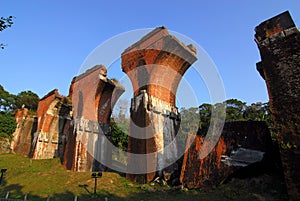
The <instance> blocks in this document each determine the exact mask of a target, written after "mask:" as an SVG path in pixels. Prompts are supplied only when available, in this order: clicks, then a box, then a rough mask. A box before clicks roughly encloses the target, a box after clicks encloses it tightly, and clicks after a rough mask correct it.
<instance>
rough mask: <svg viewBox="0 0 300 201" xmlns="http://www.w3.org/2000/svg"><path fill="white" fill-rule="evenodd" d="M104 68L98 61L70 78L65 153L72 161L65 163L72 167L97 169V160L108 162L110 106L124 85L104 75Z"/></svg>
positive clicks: (109, 153)
mask: <svg viewBox="0 0 300 201" xmlns="http://www.w3.org/2000/svg"><path fill="white" fill-rule="evenodd" d="M106 75H107V70H106V68H105V67H104V66H103V65H97V66H94V67H93V68H91V69H89V70H87V71H86V72H84V73H83V74H81V75H79V76H77V77H75V78H73V81H72V83H71V86H70V94H69V96H70V97H71V98H72V104H73V117H74V129H75V130H74V133H73V134H72V135H69V136H70V141H71V144H74V147H72V146H69V145H67V149H66V150H67V151H66V152H65V158H66V156H73V161H72V165H71V162H70V161H66V164H65V166H66V167H68V168H70V167H71V166H72V168H71V169H73V170H74V171H91V170H95V171H99V170H103V169H104V167H103V166H102V165H101V164H100V162H99V161H105V163H106V164H108V165H109V164H110V163H111V157H112V153H111V149H109V147H108V145H107V143H105V139H108V140H109V139H110V125H109V124H110V116H111V113H112V108H113V106H114V104H115V103H116V101H117V100H118V98H119V97H120V95H121V94H122V93H123V92H124V89H123V87H122V86H121V85H119V84H118V83H116V82H114V81H112V80H110V79H108V78H106Z"/></svg>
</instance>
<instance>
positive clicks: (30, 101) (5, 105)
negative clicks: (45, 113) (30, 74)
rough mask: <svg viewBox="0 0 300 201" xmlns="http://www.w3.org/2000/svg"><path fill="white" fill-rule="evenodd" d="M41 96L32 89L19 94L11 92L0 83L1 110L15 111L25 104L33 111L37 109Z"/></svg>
mask: <svg viewBox="0 0 300 201" xmlns="http://www.w3.org/2000/svg"><path fill="white" fill-rule="evenodd" d="M38 102H39V96H38V95H37V94H36V93H34V92H32V91H22V92H20V93H18V95H14V94H10V93H9V92H8V91H6V90H5V89H4V87H3V86H2V85H0V111H1V112H11V113H13V112H14V111H15V110H16V109H20V108H22V107H23V106H25V107H26V108H27V109H29V110H30V111H32V112H35V111H36V110H37V106H38Z"/></svg>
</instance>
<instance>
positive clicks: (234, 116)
mask: <svg viewBox="0 0 300 201" xmlns="http://www.w3.org/2000/svg"><path fill="white" fill-rule="evenodd" d="M223 104H225V106H226V114H221V113H220V112H219V111H218V110H219V109H218V108H220V107H219V106H222V105H223ZM213 111H214V113H218V114H217V116H218V115H226V118H225V120H226V121H247V120H251V121H266V123H267V125H268V127H269V129H270V132H271V135H272V137H273V139H275V138H276V136H277V134H276V131H275V129H274V122H273V117H272V114H271V111H270V106H269V103H261V102H258V103H252V104H251V105H249V106H248V105H246V103H245V102H242V101H240V100H237V99H228V100H226V101H224V103H217V104H215V105H212V104H209V103H203V104H202V105H200V106H199V108H198V109H197V108H189V109H185V108H183V109H182V110H181V116H182V121H181V130H182V132H183V133H184V134H187V133H190V134H196V133H197V134H198V135H203V136H205V135H206V133H207V131H208V128H209V126H210V122H211V121H212V120H213V119H214V118H216V117H213V116H212V112H213ZM195 126H198V128H199V129H198V132H195Z"/></svg>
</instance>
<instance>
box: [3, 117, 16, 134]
mask: <svg viewBox="0 0 300 201" xmlns="http://www.w3.org/2000/svg"><path fill="white" fill-rule="evenodd" d="M16 126H17V123H16V121H15V118H14V116H13V115H12V114H10V113H0V137H5V138H11V137H12V134H13V133H14V131H15V130H16Z"/></svg>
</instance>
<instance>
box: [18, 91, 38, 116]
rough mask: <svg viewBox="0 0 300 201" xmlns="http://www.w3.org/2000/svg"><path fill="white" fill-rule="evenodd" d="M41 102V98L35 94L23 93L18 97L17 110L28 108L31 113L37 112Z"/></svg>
mask: <svg viewBox="0 0 300 201" xmlns="http://www.w3.org/2000/svg"><path fill="white" fill-rule="evenodd" d="M39 100H40V98H39V96H38V95H37V94H35V93H34V92H32V91H22V92H20V93H18V95H17V96H16V108H22V107H26V108H27V109H29V110H30V111H36V110H37V107H38V103H39Z"/></svg>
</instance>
